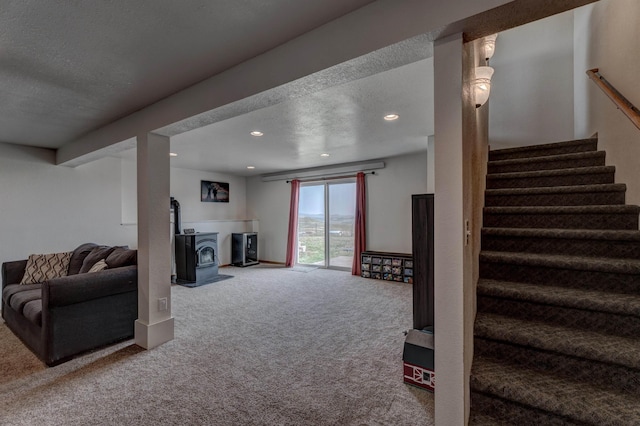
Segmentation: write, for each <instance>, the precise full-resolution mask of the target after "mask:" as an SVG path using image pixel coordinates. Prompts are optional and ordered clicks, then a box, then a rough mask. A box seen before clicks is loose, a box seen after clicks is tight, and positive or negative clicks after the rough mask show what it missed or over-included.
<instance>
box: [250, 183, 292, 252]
mask: <svg viewBox="0 0 640 426" xmlns="http://www.w3.org/2000/svg"><path fill="white" fill-rule="evenodd" d="M290 197H291V185H289V184H288V183H286V182H285V181H282V180H279V181H273V182H262V181H261V179H260V177H259V176H256V177H252V178H249V179H247V215H248V216H249V217H253V218H255V219H257V220H258V222H259V223H260V230H259V235H258V252H259V257H260V260H266V261H270V262H279V263H284V262H285V260H286V258H287V235H288V233H289V200H290Z"/></svg>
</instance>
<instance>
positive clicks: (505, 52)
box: [489, 12, 573, 149]
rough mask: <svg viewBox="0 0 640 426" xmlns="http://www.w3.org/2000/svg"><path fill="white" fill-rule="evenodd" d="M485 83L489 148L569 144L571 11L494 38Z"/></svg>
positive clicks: (571, 51) (571, 64) (571, 49)
mask: <svg viewBox="0 0 640 426" xmlns="http://www.w3.org/2000/svg"><path fill="white" fill-rule="evenodd" d="M490 65H491V66H492V67H493V68H494V69H495V74H494V75H493V79H492V82H491V97H490V99H489V103H490V105H491V108H490V112H489V142H490V145H491V149H499V148H510V147H514V146H526V145H535V144H540V143H547V142H560V141H563V140H570V139H573V12H565V13H561V14H559V15H555V16H551V17H549V18H546V19H543V20H540V21H536V22H534V23H532V24H528V25H523V26H521V27H517V28H514V29H511V30H508V31H504V32H502V33H500V35H499V36H498V39H497V41H496V53H495V55H494V56H493V58H491V60H490Z"/></svg>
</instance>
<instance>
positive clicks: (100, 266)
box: [87, 259, 108, 274]
mask: <svg viewBox="0 0 640 426" xmlns="http://www.w3.org/2000/svg"><path fill="white" fill-rule="evenodd" d="M107 268H108V266H107V262H105V261H104V259H102V260H99V261H97V262H96V263H94V265H93V266H92V267H91V269H89V270H88V271H87V274H90V273H93V272H100V271H103V270H105V269H107Z"/></svg>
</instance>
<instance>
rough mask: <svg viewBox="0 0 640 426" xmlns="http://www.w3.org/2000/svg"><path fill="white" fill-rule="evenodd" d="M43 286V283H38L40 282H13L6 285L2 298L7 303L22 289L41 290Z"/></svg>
mask: <svg viewBox="0 0 640 426" xmlns="http://www.w3.org/2000/svg"><path fill="white" fill-rule="evenodd" d="M41 288H42V284H41V283H38V284H23V285H21V284H11V285H8V286H6V287H5V288H4V289H3V290H2V300H4V303H6V304H7V305H8V304H9V301H10V300H11V297H13V295H14V294H16V293H20V292H22V291H28V290H40V289H41Z"/></svg>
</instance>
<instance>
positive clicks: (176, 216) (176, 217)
mask: <svg viewBox="0 0 640 426" xmlns="http://www.w3.org/2000/svg"><path fill="white" fill-rule="evenodd" d="M171 208H172V209H173V233H174V234H175V235H179V234H180V203H179V202H178V200H176V199H175V198H173V197H171Z"/></svg>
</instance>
